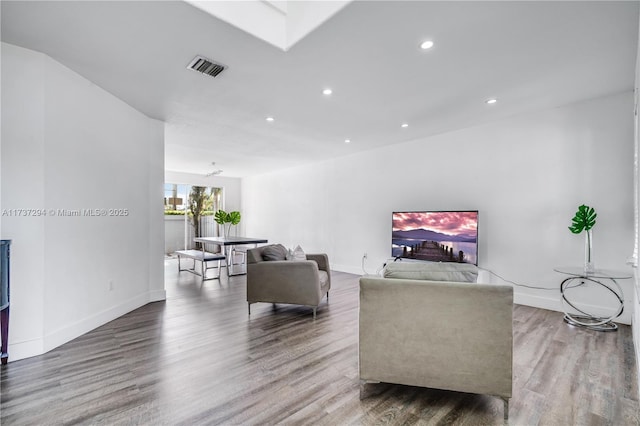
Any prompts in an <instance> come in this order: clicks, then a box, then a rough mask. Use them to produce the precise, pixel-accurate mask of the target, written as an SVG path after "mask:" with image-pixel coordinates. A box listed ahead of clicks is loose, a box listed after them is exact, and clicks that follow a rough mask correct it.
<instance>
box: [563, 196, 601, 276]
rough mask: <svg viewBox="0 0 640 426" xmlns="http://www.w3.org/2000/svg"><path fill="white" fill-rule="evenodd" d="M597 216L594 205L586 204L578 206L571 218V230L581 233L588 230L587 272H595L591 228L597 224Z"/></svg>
mask: <svg viewBox="0 0 640 426" xmlns="http://www.w3.org/2000/svg"><path fill="white" fill-rule="evenodd" d="M596 217H598V214H597V213H596V211H595V210H594V209H593V207H589V206H585V205H584V204H583V205H581V206H580V207H578V211H577V212H576V214H575V216H574V217H573V219H571V222H572V223H571V226H570V227H569V231H571V232H573V233H574V234H579V233H581V232H582V231H586V232H587V237H586V240H585V246H584V270H585V272H593V271H594V266H593V263H592V262H591V228H593V226H594V225H595V224H596Z"/></svg>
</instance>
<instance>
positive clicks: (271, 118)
mask: <svg viewBox="0 0 640 426" xmlns="http://www.w3.org/2000/svg"><path fill="white" fill-rule="evenodd" d="M265 120H267V121H269V122H271V121H273V120H274V118H273V117H267V118H265Z"/></svg>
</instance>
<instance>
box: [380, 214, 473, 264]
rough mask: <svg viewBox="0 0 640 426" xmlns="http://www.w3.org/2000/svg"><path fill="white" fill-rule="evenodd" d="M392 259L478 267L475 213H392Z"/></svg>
mask: <svg viewBox="0 0 640 426" xmlns="http://www.w3.org/2000/svg"><path fill="white" fill-rule="evenodd" d="M391 255H392V256H393V257H394V258H404V259H415V260H426V261H432V262H459V263H472V264H474V265H476V266H477V265H478V211H477V210H474V211H421V212H393V232H392V235H391Z"/></svg>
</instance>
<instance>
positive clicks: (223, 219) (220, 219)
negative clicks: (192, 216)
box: [213, 210, 242, 237]
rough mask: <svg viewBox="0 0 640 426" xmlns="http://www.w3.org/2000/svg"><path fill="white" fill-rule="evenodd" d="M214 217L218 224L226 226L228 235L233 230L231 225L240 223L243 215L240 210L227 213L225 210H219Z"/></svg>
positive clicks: (226, 234) (225, 229)
mask: <svg viewBox="0 0 640 426" xmlns="http://www.w3.org/2000/svg"><path fill="white" fill-rule="evenodd" d="M213 217H214V219H215V221H216V223H217V224H219V225H222V226H223V227H224V236H225V237H228V236H229V233H230V231H231V225H234V226H235V225H237V224H239V223H240V219H241V217H242V216H241V215H240V212H237V211H233V212H228V213H227V212H225V211H224V210H218V211H217V212H216V213H215V214H214V216H213Z"/></svg>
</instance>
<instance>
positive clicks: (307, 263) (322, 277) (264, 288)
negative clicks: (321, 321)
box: [247, 245, 331, 319]
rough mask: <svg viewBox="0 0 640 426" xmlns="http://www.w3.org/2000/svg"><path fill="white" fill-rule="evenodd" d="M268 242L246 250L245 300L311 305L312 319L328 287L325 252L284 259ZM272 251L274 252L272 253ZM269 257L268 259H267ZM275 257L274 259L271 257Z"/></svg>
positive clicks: (249, 305) (250, 302)
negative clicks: (296, 258) (266, 244)
mask: <svg viewBox="0 0 640 426" xmlns="http://www.w3.org/2000/svg"><path fill="white" fill-rule="evenodd" d="M279 248H282V249H284V247H282V246H280V245H271V246H265V247H257V248H254V249H250V250H248V251H247V302H248V308H249V315H251V304H252V303H258V302H267V303H274V304H275V303H289V304H295V305H305V306H309V307H311V308H313V318H314V319H315V317H316V309H317V308H318V305H319V304H320V301H321V300H322V298H323V297H324V295H325V294H326V295H327V302H328V301H329V289H330V288H331V272H330V269H329V259H328V257H327V255H326V254H307V255H306V258H307V260H284V259H286V257H285V256H286V249H284V250H285V251H284V253H283V254H282V255H280V254H279V253H278V249H279ZM274 252H275V253H276V255H274ZM267 259H269V260H267ZM273 259H277V260H273Z"/></svg>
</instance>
